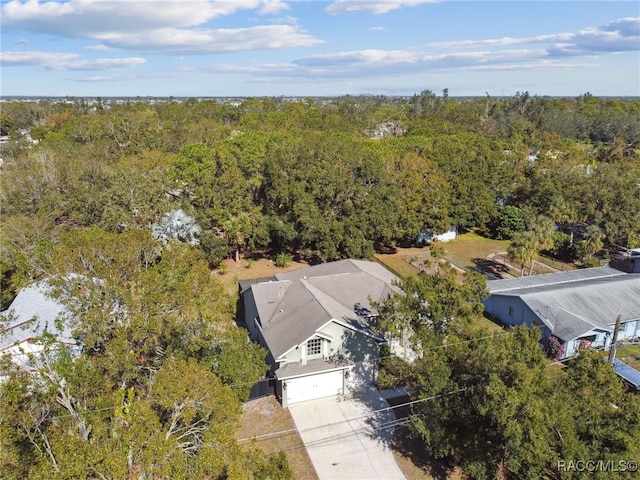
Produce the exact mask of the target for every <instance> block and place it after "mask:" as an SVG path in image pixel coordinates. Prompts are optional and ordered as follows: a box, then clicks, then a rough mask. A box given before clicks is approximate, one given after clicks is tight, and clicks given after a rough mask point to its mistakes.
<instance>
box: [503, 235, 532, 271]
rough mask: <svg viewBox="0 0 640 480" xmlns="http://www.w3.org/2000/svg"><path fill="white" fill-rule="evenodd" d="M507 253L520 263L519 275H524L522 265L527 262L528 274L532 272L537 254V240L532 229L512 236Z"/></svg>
mask: <svg viewBox="0 0 640 480" xmlns="http://www.w3.org/2000/svg"><path fill="white" fill-rule="evenodd" d="M507 255H509V258H510V259H511V260H513V261H514V262H518V263H520V265H521V270H520V276H523V275H524V266H525V265H527V264H529V275H531V274H532V273H533V262H534V260H535V258H536V256H537V255H538V240H537V238H536V234H535V233H534V232H532V231H527V232H518V233H516V234H515V235H514V236H513V239H512V241H511V245H509V247H508V248H507Z"/></svg>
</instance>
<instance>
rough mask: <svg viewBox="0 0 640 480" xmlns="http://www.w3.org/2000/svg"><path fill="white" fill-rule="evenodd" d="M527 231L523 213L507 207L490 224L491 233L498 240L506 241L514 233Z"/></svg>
mask: <svg viewBox="0 0 640 480" xmlns="http://www.w3.org/2000/svg"><path fill="white" fill-rule="evenodd" d="M526 229H527V222H526V220H525V212H524V211H523V210H521V209H519V208H518V207H514V206H511V205H507V206H506V207H504V208H503V209H502V210H500V213H499V214H498V216H497V217H495V218H494V219H493V220H492V222H491V232H492V235H493V237H494V238H496V239H498V240H508V239H510V238H511V237H513V236H514V235H515V234H516V233H518V232H522V231H524V230H526Z"/></svg>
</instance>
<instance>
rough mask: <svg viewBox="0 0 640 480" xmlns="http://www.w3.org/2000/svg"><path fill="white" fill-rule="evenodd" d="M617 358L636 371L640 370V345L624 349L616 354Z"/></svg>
mask: <svg viewBox="0 0 640 480" xmlns="http://www.w3.org/2000/svg"><path fill="white" fill-rule="evenodd" d="M616 358H619V359H620V360H622V361H623V362H624V363H626V364H627V365H629V366H631V367H633V368H635V369H636V370H640V345H629V346H628V347H622V348H621V349H619V350H618V351H617V352H616Z"/></svg>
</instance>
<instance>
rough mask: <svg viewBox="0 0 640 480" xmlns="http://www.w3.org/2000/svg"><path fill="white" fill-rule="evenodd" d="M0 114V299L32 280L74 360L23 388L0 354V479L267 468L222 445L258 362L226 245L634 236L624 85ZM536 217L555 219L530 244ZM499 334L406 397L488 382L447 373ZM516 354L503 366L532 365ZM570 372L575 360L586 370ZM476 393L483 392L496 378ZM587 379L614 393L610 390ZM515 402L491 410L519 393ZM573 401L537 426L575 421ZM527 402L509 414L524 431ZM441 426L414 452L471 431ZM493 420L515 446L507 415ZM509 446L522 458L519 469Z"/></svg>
mask: <svg viewBox="0 0 640 480" xmlns="http://www.w3.org/2000/svg"><path fill="white" fill-rule="evenodd" d="M0 130H1V132H0V133H1V134H2V135H3V136H5V137H6V140H7V141H6V142H3V144H2V154H1V156H2V164H1V166H0V168H1V170H0V182H1V191H0V200H1V205H0V209H1V214H2V216H1V219H0V222H1V224H0V226H1V229H2V230H1V231H2V234H1V236H0V273H1V277H2V289H1V295H2V296H1V301H2V305H3V309H4V308H6V306H8V304H9V303H10V302H11V300H12V299H13V297H14V296H15V295H16V293H17V292H18V291H19V290H20V288H22V287H24V286H26V285H29V284H31V283H32V282H34V281H38V280H42V279H50V281H51V282H52V283H53V284H54V286H55V290H56V292H57V295H58V296H59V298H60V299H61V301H62V302H64V303H65V305H67V308H68V310H69V319H68V321H69V322H71V324H72V325H73V327H74V329H75V330H76V331H77V332H78V333H79V334H81V335H82V337H83V342H84V352H83V355H82V357H81V358H79V359H75V360H72V359H71V358H70V357H68V356H65V355H62V354H58V355H55V356H53V357H51V358H52V360H51V362H49V363H47V364H46V365H45V366H44V367H43V373H42V375H41V376H40V377H39V380H38V384H37V385H34V384H33V380H32V379H31V378H30V377H25V376H24V375H20V374H19V372H17V371H14V370H12V367H11V364H10V363H9V362H6V361H5V362H4V363H3V365H2V369H3V372H4V373H5V374H7V375H8V380H7V381H6V382H5V383H4V384H3V385H2V387H1V388H0V401H1V402H2V405H3V409H2V414H0V442H2V443H1V444H0V471H1V472H2V475H1V476H2V477H3V478H27V477H28V478H129V477H154V478H160V477H162V478H169V477H171V478H287V477H288V476H289V475H290V472H289V471H288V468H287V466H286V461H284V460H283V458H282V457H281V456H275V457H265V455H264V454H263V453H262V452H260V451H259V450H258V449H255V450H252V451H251V453H250V454H248V453H247V451H246V450H242V451H241V449H240V448H239V446H238V445H237V443H236V440H235V437H234V432H235V430H236V428H237V424H238V421H239V415H240V405H241V402H242V401H244V400H246V398H247V395H248V390H249V388H250V386H251V383H252V381H253V380H255V379H257V378H259V377H260V376H261V375H263V374H264V373H265V371H266V365H265V364H264V361H263V358H264V351H262V350H261V349H260V348H258V347H257V346H254V345H252V344H249V343H247V341H246V333H245V332H243V331H241V330H240V329H238V328H237V327H236V326H235V323H234V322H233V319H234V313H235V312H234V308H235V305H234V302H235V299H234V298H230V297H229V295H228V294H227V293H226V292H225V291H224V289H223V288H222V287H221V285H220V284H219V282H218V281H217V280H216V278H215V277H214V276H212V275H211V274H210V273H211V269H212V268H216V267H218V266H219V265H220V264H221V262H222V261H223V260H224V259H226V258H236V259H237V258H238V257H239V256H240V255H245V256H249V255H268V256H273V257H275V256H276V255H284V256H291V257H296V258H299V259H301V260H303V261H307V262H310V263H313V262H322V261H331V260H335V259H338V258H344V257H357V258H367V257H370V256H371V255H372V254H373V253H374V252H375V251H376V250H380V249H389V248H393V247H394V246H397V245H404V244H411V243H413V242H415V239H416V237H417V235H418V233H419V232H421V231H424V230H431V231H435V232H441V231H445V230H447V229H448V228H449V227H450V226H451V225H456V226H457V227H458V228H459V229H460V230H476V231H477V232H479V233H481V234H483V235H487V236H493V237H496V238H510V239H513V242H514V243H513V249H512V250H511V252H510V253H511V254H512V256H513V258H516V259H519V260H520V261H521V262H522V263H525V260H526V259H527V258H528V257H527V255H528V253H527V252H528V250H531V248H530V246H531V245H533V248H534V249H538V250H539V249H542V248H544V249H547V250H549V251H554V252H555V254H557V255H559V256H560V255H568V256H578V257H588V256H590V255H591V254H592V253H594V252H595V251H597V250H598V249H599V248H601V247H602V245H606V244H611V245H619V246H623V247H636V246H640V188H639V186H640V183H639V182H640V100H637V99H608V98H606V99H605V98H597V97H594V96H592V95H590V94H584V95H581V96H579V97H577V98H564V99H560V98H549V97H537V96H530V95H529V94H528V93H518V94H516V95H515V96H513V97H508V98H490V97H488V96H487V97H486V98H469V99H455V98H451V97H449V96H448V94H447V91H446V90H445V91H443V92H442V94H441V95H436V94H434V93H433V92H430V91H424V92H422V93H420V94H417V95H415V96H413V97H411V98H393V97H377V96H365V97H349V96H348V97H340V98H315V99H314V98H308V99H304V100H290V99H284V98H261V99H257V98H247V99H243V100H242V101H240V102H238V103H237V104H235V103H230V102H226V103H223V102H218V101H216V100H214V99H201V100H198V99H188V100H184V101H176V100H166V101H153V100H149V99H137V100H128V101H116V100H115V99H111V100H104V99H91V100H85V99H68V100H67V101H56V102H54V101H48V100H41V101H37V102H36V101H33V102H26V101H12V102H6V101H5V102H3V103H2V111H1V114H0ZM550 224H551V225H552V226H553V225H562V226H563V227H566V231H567V232H569V233H566V234H564V235H565V236H564V237H562V236H559V235H555V237H554V238H553V239H551V240H549V239H546V237H545V235H544V232H545V231H547V232H548V230H549V229H548V226H549V225H550ZM574 230H576V231H577V232H579V234H578V235H577V238H576V239H571V237H572V236H573V233H574ZM541 232H542V233H541ZM574 240H575V242H576V243H575V249H574ZM580 242H582V243H580ZM598 247H599V248H598ZM72 274H73V275H72ZM70 278H71V279H72V281H69V279H70ZM96 278H98V279H100V282H96V281H95V280H92V279H96ZM435 287H436V286H433V288H435ZM450 289H454V287H451V288H450ZM7 320H9V319H4V321H7ZM520 335H521V336H522V337H521V338H520V340H519V341H520V342H521V343H522V344H523V345H527V346H531V345H533V344H534V343H535V341H534V340H531V339H530V338H529V337H527V335H528V334H526V333H522V334H520ZM432 340H433V339H432V337H428V338H427V337H425V342H427V341H432ZM436 341H440V342H441V338H440V337H438V338H437V339H436ZM512 347H513V345H507V346H505V347H504V349H503V350H496V351H483V350H482V349H477V350H473V349H471V350H468V351H465V353H464V355H466V357H463V353H460V352H457V350H456V349H452V350H451V351H450V354H449V355H448V356H447V357H446V358H444V360H443V357H440V361H441V362H445V361H446V362H449V363H447V364H446V365H445V364H441V365H440V367H441V369H440V370H439V372H440V373H439V374H438V375H439V377H438V378H435V379H433V382H432V384H431V386H429V387H427V386H426V385H427V384H426V383H424V384H423V385H421V386H420V388H421V389H423V391H422V393H424V394H425V395H431V394H434V392H438V391H444V389H456V388H467V387H469V383H468V381H467V379H468V376H469V375H473V374H476V373H477V374H478V375H484V376H485V377H487V378H489V379H493V378H494V376H496V375H498V373H496V372H492V371H489V370H487V371H484V372H482V371H479V372H472V371H470V370H465V368H467V369H468V367H469V364H470V362H471V363H473V362H475V365H477V366H478V367H479V368H480V367H481V366H482V365H483V364H484V363H483V362H485V360H486V361H487V362H489V360H492V361H495V362H497V363H496V364H499V363H500V362H502V361H504V358H505V357H504V355H506V354H505V353H504V352H505V351H507V350H510V349H512ZM52 348H53V347H52ZM516 350H518V349H517V348H516ZM531 351H533V347H531V348H529V347H527V349H522V350H520V351H519V354H520V355H522V361H521V363H517V364H514V365H515V366H514V367H513V368H514V369H515V368H516V367H517V368H522V369H527V368H529V367H527V366H526V365H527V362H530V361H531V362H534V364H535V366H536V367H535V368H537V369H538V370H540V369H543V367H542V364H541V363H540V360H539V359H538V358H537V357H535V358H534V357H531V355H533V354H531V355H530V356H529V357H526V355H527V352H531ZM425 358H426V357H425ZM532 358H533V360H532ZM5 360H6V359H5ZM588 361H589V359H588V358H587V359H586V360H584V362H588ZM488 364H489V363H487V365H488ZM487 368H488V367H487ZM505 368H506V367H505ZM579 368H581V369H582V370H577V373H576V374H575V375H577V376H579V375H583V376H586V373H584V371H586V370H589V369H590V368H591V367H589V366H588V365H587V366H582V367H580V365H579ZM456 369H457V370H456ZM443 372H444V373H443ZM447 372H449V373H447ZM450 372H458V375H459V377H456V376H455V375H452V374H450ZM581 372H582V373H581ZM499 373H500V372H499ZM502 373H504V374H505V375H507V376H508V375H512V374H511V373H510V372H509V371H506V372H502ZM516 373H518V374H520V373H522V372H516ZM412 375H413V376H412V381H414V382H415V381H417V380H416V379H419V378H421V377H420V376H421V375H422V376H424V375H426V374H425V373H424V371H421V372H417V373H416V372H414V373H412ZM429 375H431V374H429ZM522 375H524V373H522ZM445 378H448V379H449V380H444V379H445ZM517 381H518V382H525V383H526V385H527V388H530V389H533V390H536V389H538V390H540V389H547V391H549V390H551V388H550V387H549V386H548V385H547V384H546V383H537V382H535V380H533V377H531V378H530V377H526V376H524V377H522V379H521V380H517ZM571 381H572V382H574V384H575V385H574V386H575V388H578V386H579V385H582V384H580V383H578V382H579V381H581V377H580V378H579V377H576V378H575V379H573V380H571ZM438 382H440V383H438ZM465 382H467V383H465ZM434 385H435V386H434ZM436 386H437V387H438V388H439V390H438V389H436ZM474 388H476V387H474ZM483 388H485V391H484V395H485V396H487V395H489V396H491V398H492V401H493V402H494V403H493V404H492V405H494V406H495V404H496V402H498V400H497V399H498V398H499V397H500V396H501V395H502V393H501V391H500V388H505V387H503V386H502V385H499V384H495V385H494V384H487V386H485V387H483ZM580 388H586V387H580ZM607 388H611V389H614V391H613V393H614V394H615V398H613V397H611V398H612V400H616V401H617V400H619V401H620V402H623V398H622V395H623V393H622V392H621V390H619V389H620V388H621V387H619V386H613V387H607ZM533 390H532V391H533ZM563 395H568V393H567V392H565V391H559V392H557V393H556V398H557V402H558V405H559V404H560V403H561V402H562V401H563V400H564V398H565V397H563ZM456 398H457V397H456ZM625 398H626V397H625ZM587 400H588V398H587V399H585V400H584V401H585V402H586V401H587ZM594 401H596V400H594ZM598 401H599V402H600V403H598V404H597V407H598V408H601V403H602V402H603V401H604V400H603V399H600V398H599V399H598ZM624 401H627V400H624ZM454 402H455V400H452V406H453V408H454V409H457V410H458V411H460V409H463V408H467V407H465V406H464V405H462V404H455V403H454ZM514 402H515V403H513V404H511V405H503V406H502V407H501V408H512V409H521V408H525V409H526V408H528V406H526V404H525V403H524V402H523V403H522V404H517V402H516V401H515V400H514ZM629 402H631V401H629ZM634 405H635V404H634ZM478 408H480V407H478ZM537 408H539V410H540V415H542V414H543V413H544V412H543V410H544V408H543V407H542V406H538V407H537ZM579 408H582V407H581V406H580V405H579V404H576V410H571V412H572V413H568V414H567V415H568V417H567V418H565V419H560V420H558V421H564V422H568V423H567V424H571V425H573V423H571V422H572V421H573V420H572V419H573V417H571V415H575V412H576V411H578V409H579ZM602 408H604V407H602ZM636 410H637V408H636ZM527 411H528V410H527ZM634 411H635V410H634ZM441 413H442V412H441ZM485 413H486V412H485ZM525 413H526V412H525ZM465 414H467V415H468V416H469V417H468V418H471V417H472V416H474V415H477V414H478V412H477V411H474V410H473V409H472V408H471V407H468V409H467V410H466V411H465ZM534 414H535V415H538V411H537V410H536V411H533V413H531V414H530V416H529V417H526V416H524V417H522V418H524V419H525V420H526V421H527V422H530V423H531V424H532V425H533V423H535V418H533V415H534ZM605 414H607V415H608V413H607V412H604V413H603V415H605ZM634 418H635V420H634V419H619V421H627V420H628V421H635V422H636V423H637V421H638V418H637V417H634ZM490 420H491V421H492V422H494V423H496V424H497V423H499V419H498V418H493V417H492V418H491V419H490ZM447 421H453V419H451V418H450V417H448V416H446V415H441V417H440V420H439V422H440V423H438V424H437V425H434V424H433V422H435V420H434V418H433V417H432V416H428V415H426V416H424V417H423V420H421V422H418V423H417V424H416V429H417V431H418V433H420V434H421V435H422V436H423V438H424V439H425V442H426V445H431V446H433V443H434V442H436V441H437V442H438V443H439V444H440V445H442V449H445V446H446V452H445V451H444V450H440V451H436V449H433V448H432V450H433V453H434V454H439V455H440V456H444V455H445V453H446V454H447V455H449V454H451V453H452V452H454V453H455V454H456V455H457V454H459V453H460V452H463V453H468V452H467V451H466V450H460V449H456V448H454V445H453V444H454V443H455V444H456V445H462V444H464V442H469V441H470V440H469V439H466V438H462V437H460V438H454V437H451V438H449V439H448V440H447V442H449V443H446V442H444V443H443V442H442V439H441V438H440V436H438V435H440V433H438V432H443V431H446V430H447V427H448V426H447V424H446V422H447ZM616 421H618V420H616ZM429 422H431V423H429ZM532 422H533V423H532ZM527 425H529V424H527ZM500 427H501V428H502V430H500V431H501V432H505V431H506V434H505V435H507V434H508V435H510V436H511V437H513V438H515V435H516V433H514V432H513V431H512V428H515V427H513V426H512V425H500ZM610 427H611V429H614V428H617V427H616V426H615V425H612V426H610ZM531 428H533V427H531ZM571 428H574V427H571ZM575 428H578V427H575ZM585 428H586V427H585ZM606 428H607V429H608V428H609V427H606ZM427 431H429V432H435V433H430V434H427V433H425V432H427ZM606 431H607V432H608V431H610V430H606ZM498 434H499V433H498ZM498 434H496V435H498ZM528 434H530V435H532V436H535V435H537V434H536V432H535V431H533V430H531V431H530V432H529V433H528ZM429 435H435V436H433V437H430V436H429ZM511 437H509V438H511ZM572 438H573V440H572V441H575V442H579V439H580V436H579V434H578V433H576V435H575V436H574V437H572ZM598 438H600V437H598ZM598 441H599V440H598ZM620 441H623V440H620ZM511 442H512V443H509V448H511V446H512V445H513V442H515V440H512V441H511ZM594 442H595V440H594ZM576 445H577V443H576ZM625 445H626V444H625ZM494 447H495V449H496V450H495V451H494V450H492V451H490V452H489V454H491V455H494V456H492V457H488V458H489V459H488V460H487V457H478V458H476V459H475V460H474V461H475V463H473V464H472V465H470V468H471V469H473V468H476V469H477V473H476V474H475V475H476V476H477V477H478V478H482V477H483V476H486V475H490V474H489V473H487V470H486V465H487V464H489V463H490V462H491V461H493V460H495V458H497V457H496V456H495V455H498V453H496V452H498V449H499V448H502V447H503V445H502V444H500V443H496V444H495V445H494ZM468 448H469V449H470V450H469V451H472V446H470V444H469V445H468ZM567 448H568V447H567ZM575 448H576V449H577V448H578V447H575ZM593 448H594V449H596V448H597V445H596V444H595V443H594V446H593ZM473 451H475V450H473ZM511 451H514V452H515V451H516V450H515V449H513V450H511ZM576 451H577V450H576ZM525 453H526V452H522V451H518V453H517V455H525ZM534 453H535V454H536V455H537V454H539V452H537V453H536V452H533V453H531V455H533V454H534ZM572 453H575V452H574V451H572ZM636 453H637V452H636ZM513 455H514V456H513V457H510V458H513V462H516V461H517V462H520V463H519V464H518V465H524V467H522V468H523V469H526V467H527V466H528V465H532V464H534V463H535V462H536V461H537V460H536V458H537V457H535V456H531V457H527V458H524V457H517V458H516V457H515V455H516V453H514V454H513ZM540 455H542V454H540ZM469 458H471V457H469ZM545 458H546V457H545ZM483 462H484V463H483ZM527 462H528V463H527ZM518 465H516V463H514V464H513V465H512V466H508V465H504V466H503V467H502V468H503V469H506V470H504V471H507V470H508V469H512V470H513V471H519V470H517V467H518ZM507 467H508V468H507ZM483 469H484V470H483ZM469 473H470V474H472V475H473V472H472V471H470V472H469Z"/></svg>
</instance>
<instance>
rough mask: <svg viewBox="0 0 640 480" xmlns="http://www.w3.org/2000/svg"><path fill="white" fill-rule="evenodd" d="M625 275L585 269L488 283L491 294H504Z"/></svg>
mask: <svg viewBox="0 0 640 480" xmlns="http://www.w3.org/2000/svg"><path fill="white" fill-rule="evenodd" d="M620 275H625V273H624V272H621V271H620V270H616V269H615V268H609V267H600V268H584V269H578V270H568V271H566V272H558V273H548V274H546V275H530V276H528V277H519V278H508V279H505V280H492V281H490V282H489V283H488V287H489V291H490V292H491V293H498V292H504V291H508V290H516V289H522V288H529V287H539V286H544V285H560V284H563V283H573V282H583V281H585V280H589V279H595V278H609V277H614V276H620Z"/></svg>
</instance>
